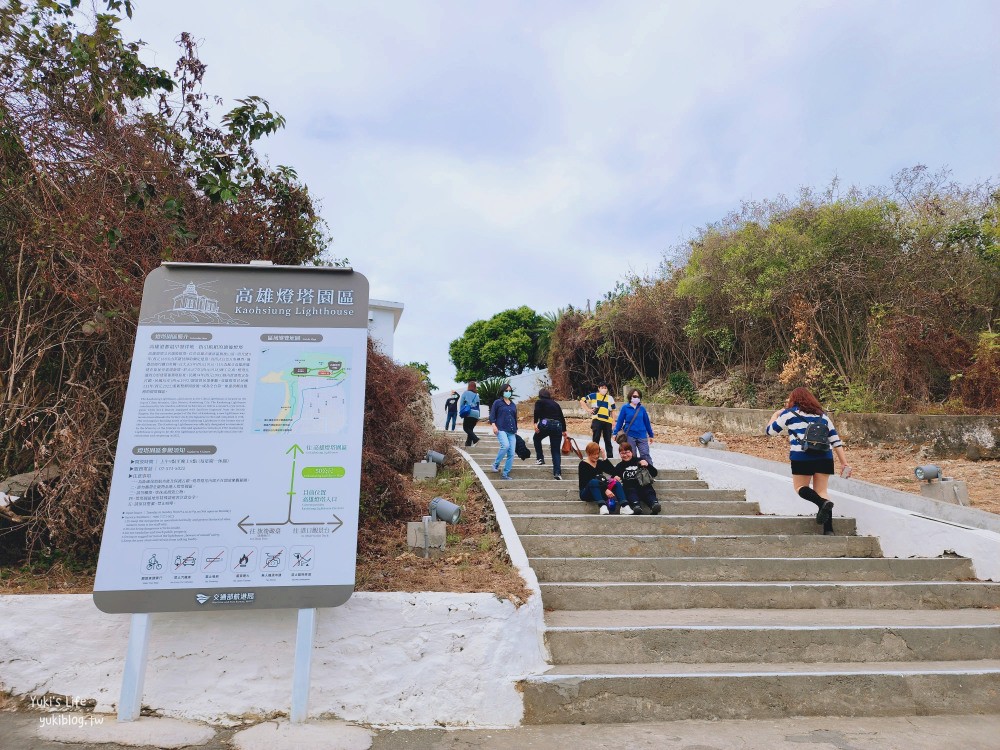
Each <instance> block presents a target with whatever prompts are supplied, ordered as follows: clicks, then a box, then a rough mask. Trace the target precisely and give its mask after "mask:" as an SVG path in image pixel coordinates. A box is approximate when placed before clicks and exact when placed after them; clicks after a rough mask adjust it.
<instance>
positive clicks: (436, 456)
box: [424, 451, 444, 466]
mask: <svg viewBox="0 0 1000 750" xmlns="http://www.w3.org/2000/svg"><path fill="white" fill-rule="evenodd" d="M424 460H425V461H430V462H431V463H433V464H437V465H438V466H444V454H443V453H438V452H437V451H427V455H426V456H425V457H424Z"/></svg>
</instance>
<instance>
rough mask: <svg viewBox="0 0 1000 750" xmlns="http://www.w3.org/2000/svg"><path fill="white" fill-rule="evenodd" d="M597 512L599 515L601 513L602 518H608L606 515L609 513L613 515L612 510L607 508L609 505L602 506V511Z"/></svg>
mask: <svg viewBox="0 0 1000 750" xmlns="http://www.w3.org/2000/svg"><path fill="white" fill-rule="evenodd" d="M597 512H598V513H600V514H601V515H602V516H606V515H608V514H609V513H611V511H610V510H608V506H607V505H602V506H601V509H600V510H598V511H597Z"/></svg>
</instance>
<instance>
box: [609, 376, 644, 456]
mask: <svg viewBox="0 0 1000 750" xmlns="http://www.w3.org/2000/svg"><path fill="white" fill-rule="evenodd" d="M641 401H642V393H640V391H639V389H638V388H633V389H632V390H631V391H629V394H628V403H627V404H625V406H623V407H622V410H621V411H620V412H618V421H617V422H615V437H616V438H617V436H618V433H619V432H621V431H622V428H623V427H624V430H625V437H626V438H628V444H629V445H631V446H632V453H633V454H638V455H639V458H640V459H642V460H643V461H645V462H647V463H650V464H651V463H653V459H652V458H651V457H650V455H649V444H650V442H652V440H653V426H652V425H651V424H650V423H649V412H648V411H646V407H645V406H643V405H642V403H641Z"/></svg>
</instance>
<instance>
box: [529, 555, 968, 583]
mask: <svg viewBox="0 0 1000 750" xmlns="http://www.w3.org/2000/svg"><path fill="white" fill-rule="evenodd" d="M531 567H532V568H533V569H534V571H535V573H536V574H537V575H538V580H539V581H540V582H542V583H559V582H569V581H577V582H585V581H590V582H622V583H657V582H669V581H705V582H708V581H969V580H973V579H975V574H974V571H973V569H972V562H971V561H970V560H966V559H962V558H956V557H938V558H926V559H917V558H914V559H906V560H897V559H892V558H879V557H876V558H872V557H835V558H830V559H822V558H820V559H808V558H782V557H744V558H738V557H589V558H588V557H547V558H532V559H531Z"/></svg>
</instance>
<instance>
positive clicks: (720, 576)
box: [465, 437, 1000, 724]
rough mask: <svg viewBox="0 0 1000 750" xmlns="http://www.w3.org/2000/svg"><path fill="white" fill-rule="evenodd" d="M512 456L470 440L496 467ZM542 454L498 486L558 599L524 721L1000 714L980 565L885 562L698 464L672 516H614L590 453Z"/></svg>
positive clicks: (667, 489)
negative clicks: (585, 466) (590, 497)
mask: <svg viewBox="0 0 1000 750" xmlns="http://www.w3.org/2000/svg"><path fill="white" fill-rule="evenodd" d="M496 449H497V443H496V441H495V440H493V439H491V438H490V437H485V438H484V439H483V440H481V441H480V443H479V445H478V446H475V447H473V448H466V449H465V450H467V451H468V452H470V454H471V455H472V456H473V458H474V460H475V461H477V462H478V463H479V465H480V466H482V467H483V469H484V470H485V471H486V472H487V473H488V474H489V473H490V468H491V466H492V462H493V459H494V457H495V456H496ZM546 460H547V461H548V460H549V459H548V458H547V459H546ZM533 462H534V458H533V457H532V458H531V459H529V460H528V461H525V462H522V461H520V460H518V459H515V465H514V469H513V471H512V477H513V480H512V481H506V482H504V481H498V482H495V483H494V484H495V487H496V488H497V490H498V491H499V492H500V494H501V496H502V497H503V499H504V503H505V504H506V506H507V508H508V510H509V512H510V513H511V516H512V519H513V521H514V525H515V527H516V529H517V531H518V534H519V535H520V538H521V542H522V543H523V545H524V548H525V550H526V551H527V553H528V556H529V558H530V559H531V564H532V567H533V568H534V570H535V571H536V573H537V576H538V580H539V582H540V585H541V589H542V600H543V603H544V605H545V619H546V640H547V643H548V646H549V650H550V653H551V659H552V668H551V669H550V670H548V671H547V672H546V673H545V674H542V675H540V676H538V677H534V678H531V679H528V680H526V681H525V682H524V683H523V690H524V698H525V712H526V713H525V722H526V723H529V724H551V723H559V724H565V723H577V722H584V723H612V722H636V721H664V720H673V719H736V718H758V719H759V718H772V717H785V716H824V715H837V716H906V715H926V714H972V713H1000V609H998V607H1000V584H997V583H991V582H982V581H976V580H974V573H973V569H972V566H971V564H970V562H969V561H968V560H966V559H963V558H952V557H943V558H935V559H905V560H904V559H887V558H883V557H882V556H881V549H880V547H879V543H878V540H877V539H875V538H872V537H859V536H857V535H856V529H855V523H854V520H853V519H848V518H836V519H835V521H834V529H835V531H836V536H822V535H821V534H820V531H819V529H820V527H819V526H817V525H816V523H815V521H814V518H813V517H812V516H803V517H778V516H763V515H760V509H759V507H758V505H757V503H751V502H748V501H746V499H745V497H744V494H743V493H742V492H735V491H731V490H725V491H721V490H714V491H713V490H710V489H709V488H708V486H707V485H706V484H705V483H704V482H702V481H700V480H699V479H698V477H697V475H696V473H695V472H693V471H661V472H660V475H659V478H658V479H657V482H656V485H655V486H656V491H657V494H658V495H659V498H660V501H661V503H662V504H663V512H662V514H660V515H658V516H647V515H644V516H600V515H598V514H597V508H596V507H595V505H594V504H592V503H584V502H581V501H580V500H579V499H578V493H577V471H576V466H577V463H578V462H577V459H576V457H575V456H574V457H572V460H564V462H563V469H562V475H563V478H564V481H562V482H557V481H555V480H553V479H552V475H551V466H549V465H546V466H543V467H535V466H534V465H533ZM491 476H499V475H491ZM789 491H791V489H790V488H789ZM808 507H811V506H807V505H806V504H805V503H804V502H803V512H806V511H807V510H808Z"/></svg>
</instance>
